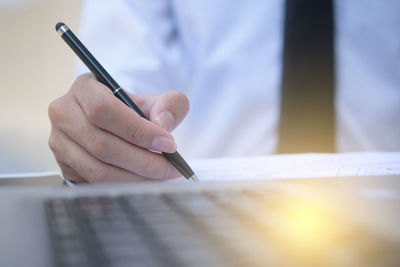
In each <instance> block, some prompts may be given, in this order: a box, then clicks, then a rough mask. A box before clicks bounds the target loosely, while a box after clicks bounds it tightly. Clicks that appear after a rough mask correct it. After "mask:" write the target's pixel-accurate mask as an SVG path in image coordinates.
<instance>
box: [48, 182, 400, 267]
mask: <svg viewBox="0 0 400 267" xmlns="http://www.w3.org/2000/svg"><path fill="white" fill-rule="evenodd" d="M279 198H282V193H280V194H274V193H273V192H269V193H268V195H266V194H261V193H259V192H256V191H249V190H238V191H218V192H203V193H164V194H132V195H120V196H87V197H75V198H57V199H50V200H47V201H46V202H45V213H46V216H47V221H48V224H49V232H50V239H51V245H52V248H53V255H54V261H55V262H54V265H56V266H267V265H278V264H279V265H281V264H294V263H297V264H295V265H299V263H304V264H305V265H308V264H320V263H326V262H328V263H332V262H334V261H335V260H338V258H337V257H339V260H340V259H342V258H343V257H344V258H345V259H347V261H349V262H350V263H351V262H352V261H351V260H356V261H355V262H358V263H359V262H360V261H359V259H362V262H364V260H365V263H371V260H373V261H372V262H375V261H376V260H378V261H377V262H375V263H383V264H384V263H385V261H382V260H386V259H387V258H388V257H389V258H390V257H391V254H390V250H388V249H387V247H386V248H385V250H384V252H383V250H382V251H381V250H379V253H381V254H379V255H380V257H379V258H378V259H377V258H376V255H375V254H374V255H370V252H371V251H376V250H377V249H380V248H381V247H382V246H387V245H388V244H387V241H386V240H384V239H382V238H380V237H377V236H372V237H371V235H373V234H371V233H368V235H366V234H365V233H366V232H367V231H365V229H363V228H362V227H360V226H352V225H351V224H346V227H341V228H340V229H331V232H333V234H334V235H332V233H331V235H325V234H324V233H317V234H318V238H319V239H316V240H311V242H308V241H305V242H304V243H303V244H300V245H299V244H296V242H297V241H298V240H296V235H300V236H299V238H300V239H301V238H303V239H304V238H305V237H306V238H310V237H309V236H308V237H307V236H305V235H307V231H310V233H311V235H312V233H313V232H315V231H316V230H310V229H308V228H307V227H308V226H307V225H305V226H304V229H302V228H301V227H302V226H301V222H299V223H298V224H296V223H294V224H289V225H287V222H290V220H291V219H293V218H290V216H291V215H287V212H286V211H287V210H288V208H287V207H285V204H282V203H281V201H279V200H278V199H279ZM290 201H291V202H292V203H298V202H296V200H295V199H294V200H293V199H292V200H290ZM299 209H300V210H301V207H300V208H299V207H297V209H296V212H297V213H298V211H297V210H299ZM283 210H286V211H285V212H283ZM317 213H318V211H317ZM285 216H286V218H285ZM287 216H289V217H287ZM313 216H314V215H313ZM321 216H323V217H324V219H327V220H328V219H329V221H330V222H331V221H333V222H334V223H341V224H343V223H342V222H340V221H338V217H335V214H333V213H332V214H331V213H329V212H328V213H327V212H324V213H323V214H322V215H321ZM314 217H315V216H314ZM327 217H328V218H327ZM311 218H313V217H312V216H311ZM317 220H318V218H317ZM335 220H336V221H335ZM282 222H286V224H282V227H285V228H287V230H284V231H282V229H280V228H281V227H280V224H281V223H282ZM293 225H296V226H297V225H300V226H299V227H300V229H297V230H298V232H299V233H297V232H296V231H297V230H296V229H295V230H293V229H291V228H293ZM311 227H314V228H318V225H315V223H314V224H311ZM323 227H326V226H323ZM279 229H280V230H279ZM363 231H364V232H363ZM304 232H306V233H304ZM321 236H322V239H323V240H322V241H321V240H320V239H321ZM324 238H325V239H324ZM301 242H303V241H301ZM313 242H314V243H313ZM318 242H319V243H318ZM317 243H318V244H317ZM338 243H340V246H341V247H340V249H339V250H338V251H333V252H332V249H331V248H330V247H331V246H332V247H335V246H337V244H338ZM316 244H317V245H316ZM389 245H393V244H389ZM307 246H308V248H309V249H307ZM321 246H322V247H323V246H325V248H326V249H325V250H321V251H318V248H321ZM397 249H398V247H397ZM327 251H329V252H327ZM322 252H323V253H322ZM382 253H383V254H382ZM304 255H308V256H307V257H303V256H304ZM337 255H339V256H337ZM372 257H374V258H372ZM339 263H340V261H339ZM350 265H351V264H350ZM366 265H367V264H366Z"/></svg>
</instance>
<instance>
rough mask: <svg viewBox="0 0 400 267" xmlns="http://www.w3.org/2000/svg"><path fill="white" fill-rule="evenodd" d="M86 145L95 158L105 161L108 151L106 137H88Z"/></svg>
mask: <svg viewBox="0 0 400 267" xmlns="http://www.w3.org/2000/svg"><path fill="white" fill-rule="evenodd" d="M88 146H89V149H90V150H91V152H92V153H93V154H94V156H95V157H96V158H99V159H101V160H103V161H106V160H107V158H108V153H109V143H108V141H107V140H106V138H104V137H102V136H99V135H90V136H89V137H88Z"/></svg>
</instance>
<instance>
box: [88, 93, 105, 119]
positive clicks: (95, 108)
mask: <svg viewBox="0 0 400 267" xmlns="http://www.w3.org/2000/svg"><path fill="white" fill-rule="evenodd" d="M87 106H88V108H87V111H86V116H87V118H88V120H89V121H90V122H91V123H94V124H99V123H101V122H102V120H103V119H104V117H105V116H106V114H107V113H108V110H109V104H108V101H107V100H106V99H104V98H100V97H99V98H97V99H95V100H94V101H91V102H89V103H88V105H87Z"/></svg>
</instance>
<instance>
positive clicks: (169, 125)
mask: <svg viewBox="0 0 400 267" xmlns="http://www.w3.org/2000/svg"><path fill="white" fill-rule="evenodd" d="M156 122H157V124H158V125H159V126H160V127H161V128H163V129H165V130H167V131H168V132H170V131H172V129H173V128H174V125H175V119H174V116H172V114H171V113H170V112H169V111H163V112H161V113H160V114H159V115H158V117H157V118H156Z"/></svg>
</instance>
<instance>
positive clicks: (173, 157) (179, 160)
mask: <svg viewBox="0 0 400 267" xmlns="http://www.w3.org/2000/svg"><path fill="white" fill-rule="evenodd" d="M163 155H164V157H166V158H167V159H168V160H169V162H171V164H172V165H173V166H174V167H175V168H176V169H177V170H178V171H179V172H180V173H181V174H182V175H183V177H185V178H190V177H192V176H193V175H194V172H193V170H192V169H191V168H190V167H189V164H187V163H186V161H185V160H184V159H183V157H182V156H181V155H180V154H179V153H178V151H176V152H174V153H165V152H163Z"/></svg>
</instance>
